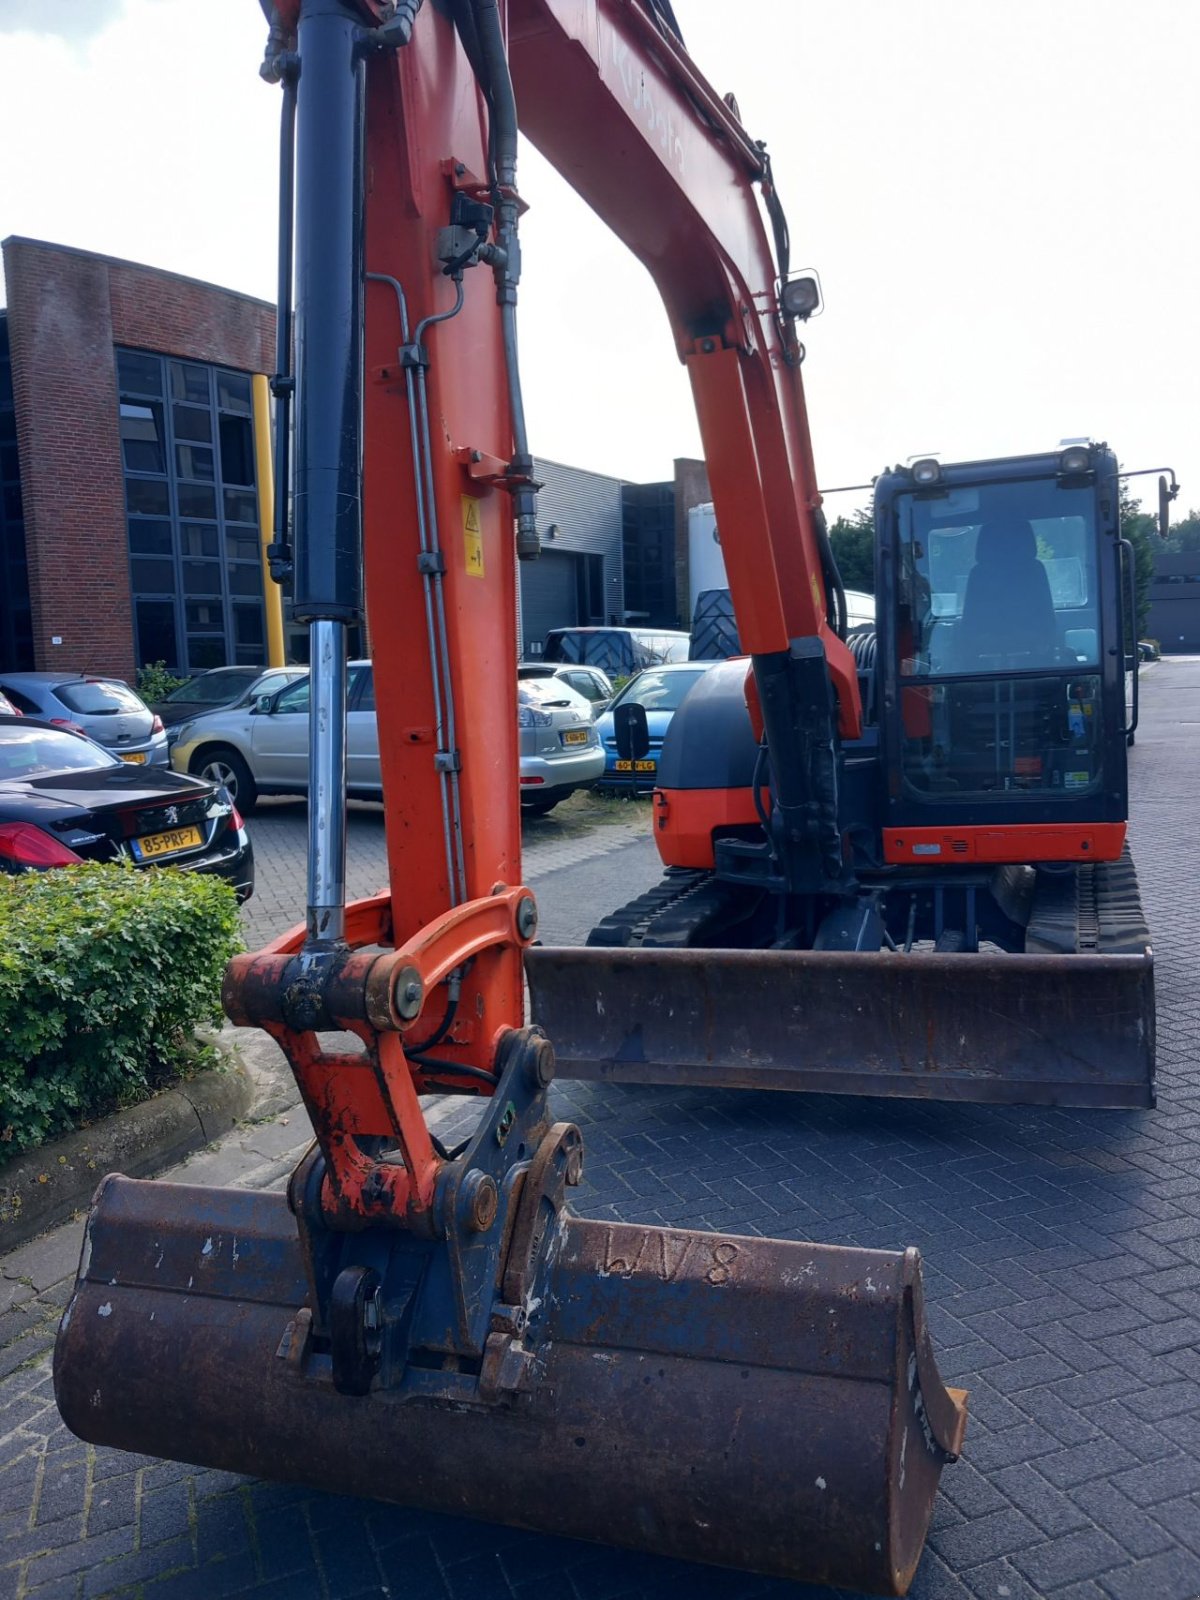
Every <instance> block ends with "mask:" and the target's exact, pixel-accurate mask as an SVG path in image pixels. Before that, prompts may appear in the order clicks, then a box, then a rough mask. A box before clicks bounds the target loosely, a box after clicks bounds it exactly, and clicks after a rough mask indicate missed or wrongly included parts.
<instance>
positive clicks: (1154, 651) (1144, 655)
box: [1138, 639, 1162, 661]
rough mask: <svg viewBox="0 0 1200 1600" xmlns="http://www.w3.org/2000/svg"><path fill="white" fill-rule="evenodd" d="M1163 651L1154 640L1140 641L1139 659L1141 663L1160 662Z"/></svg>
mask: <svg viewBox="0 0 1200 1600" xmlns="http://www.w3.org/2000/svg"><path fill="white" fill-rule="evenodd" d="M1161 656H1162V651H1161V650H1160V649H1159V648H1158V645H1157V644H1156V643H1155V641H1154V640H1153V639H1139V640H1138V659H1139V660H1140V661H1158V660H1159V659H1160V658H1161Z"/></svg>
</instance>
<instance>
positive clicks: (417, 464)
mask: <svg viewBox="0 0 1200 1600" xmlns="http://www.w3.org/2000/svg"><path fill="white" fill-rule="evenodd" d="M367 278H368V280H369V281H370V282H372V283H383V284H388V285H390V286H391V288H392V290H393V291H394V293H395V296H396V305H397V308H398V310H399V313H400V337H401V339H402V340H403V344H404V348H409V347H410V340H409V324H408V300H407V297H406V296H405V293H404V287H403V285H402V284H401V283H400V282H399V281H398V280H397V279H396V278H393V277H391V276H390V275H389V274H388V273H386V272H368V273H367ZM404 348H402V350H401V352H400V359H401V363H402V365H403V367H404V387H405V393H406V397H407V400H408V429H409V446H410V449H411V450H412V459H413V482H414V484H415V487H416V496H417V539H418V543H419V545H420V552H421V555H422V556H425V557H428V556H430V555H432V547H431V545H430V543H429V531H428V526H427V520H426V509H425V486H426V472H425V459H424V457H423V455H422V447H421V443H420V432H421V430H420V429H419V428H418V425H417V397H416V368H415V367H414V365H413V363H411V362H408V361H405V360H404ZM437 566H438V563H437V561H436V560H433V561H428V560H426V561H422V562H421V568H422V572H421V586H422V589H423V591H424V600H425V631H426V637H427V640H428V645H429V668H430V678H431V679H432V682H433V722H434V736H435V739H436V748H437V749H438V750H445V749H446V748H447V745H446V727H445V717H444V715H443V710H442V697H443V674H444V669H445V654H444V649H443V648H442V647H441V644H440V643H439V634H438V631H437V628H436V626H435V622H434V600H433V593H434V586H435V584H436V585H437V587H438V589H439V591H440V588H441V581H442V575H441V573H440V572H439V571H438V570H437ZM443 636H444V628H443ZM437 779H438V788H439V791H440V799H441V810H442V836H443V843H444V845H445V850H446V882H447V884H448V885H449V886H450V893H451V897H452V901H453V903H455V904H457V903H458V901H457V899H455V896H456V893H457V891H456V887H455V883H456V876H457V874H456V857H455V852H454V846H453V843H452V839H453V834H454V829H453V826H452V823H451V818H450V794H449V788H448V779H449V774H448V773H447V772H446V771H445V769H444V767H443V766H441V765H439V766H438V773H437ZM464 887H465V886H464ZM464 898H465V894H464Z"/></svg>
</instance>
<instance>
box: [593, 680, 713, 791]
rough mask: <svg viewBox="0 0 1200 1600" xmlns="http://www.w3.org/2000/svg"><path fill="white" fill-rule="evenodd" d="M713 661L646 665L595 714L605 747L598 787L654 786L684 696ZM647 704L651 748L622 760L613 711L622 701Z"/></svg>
mask: <svg viewBox="0 0 1200 1600" xmlns="http://www.w3.org/2000/svg"><path fill="white" fill-rule="evenodd" d="M715 665H716V663H715V662H713V661H681V662H679V663H677V664H670V665H664V666H661V667H646V668H644V669H643V670H642V671H641V672H639V673H638V674H637V676H636V677H633V678H630V680H629V682H628V683H627V684H626V685H625V687H624V688H623V689H622V690H621V692H620V694H618V695H617V696H616V697H615V699H614V700H613V701H612V703H611V705H610V706H609V708H608V710H607V711H606V712H605V713H604V715H603V716H602V717H597V718H596V732H597V733H598V734H599V736H600V743H601V745H602V746H603V749H604V777H603V778H602V779H601V780H600V787H601V788H611V789H633V790H638V789H645V790H649V789H653V787H654V785H655V783H656V782H657V778H658V753H659V751H660V750H661V749H662V742H663V739H664V738H665V737H666V732H667V729H668V727H669V726H670V723H671V718H672V717H673V716H674V714H675V712H676V711H677V710H678V709H679V706H680V704H681V703H682V701H683V697H684V695H685V694H687V692H688V690H689V689H690V688H691V687H692V685H693V684H694V683H695V682H696V680H697V679H698V678H702V677H703V676H704V674H705V673H706V672H707V671H708V670H709V668H710V667H713V666H715ZM629 704H636V705H642V706H645V708H646V724H647V727H648V729H649V732H650V749H649V751H648V753H647V755H646V757H645V759H644V760H641V761H622V760H620V759H619V758H618V756H617V734H616V726H615V724H614V722H613V712H614V711H615V710H616V709H617V707H618V706H621V705H629Z"/></svg>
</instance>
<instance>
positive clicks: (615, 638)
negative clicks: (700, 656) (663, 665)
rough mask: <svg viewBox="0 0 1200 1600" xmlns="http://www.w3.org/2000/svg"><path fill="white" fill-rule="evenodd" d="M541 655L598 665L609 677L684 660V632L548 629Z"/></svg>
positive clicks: (627, 629)
mask: <svg viewBox="0 0 1200 1600" xmlns="http://www.w3.org/2000/svg"><path fill="white" fill-rule="evenodd" d="M542 655H543V658H544V659H545V660H546V661H552V662H557V661H563V662H570V663H572V664H573V665H575V666H587V667H599V668H600V670H601V672H604V673H607V675H608V676H609V677H610V678H619V677H628V676H629V674H630V673H634V672H638V671H640V670H641V668H642V667H653V666H655V665H657V664H658V663H659V662H661V661H686V660H687V658H688V635H687V634H686V633H676V632H673V631H672V630H671V629H668V628H551V630H550V632H549V633H548V634H547V635H546V643H545V645H544V647H543V650H542Z"/></svg>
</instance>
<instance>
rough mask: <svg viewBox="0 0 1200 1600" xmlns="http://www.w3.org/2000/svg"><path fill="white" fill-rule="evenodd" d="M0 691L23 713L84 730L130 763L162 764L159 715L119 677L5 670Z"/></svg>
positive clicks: (163, 753) (163, 744)
mask: <svg viewBox="0 0 1200 1600" xmlns="http://www.w3.org/2000/svg"><path fill="white" fill-rule="evenodd" d="M0 690H3V692H4V693H5V694H6V695H7V696H8V698H9V699H10V700H11V701H12V703H13V705H14V706H16V708H17V710H18V711H22V712H24V714H25V715H26V716H27V717H43V718H44V719H45V720H46V721H47V722H50V723H52V724H53V725H54V726H55V727H56V728H67V729H68V730H71V731H74V732H76V733H86V734H87V735H88V737H89V738H91V739H94V740H95V741H96V743H97V744H99V745H103V746H104V748H105V749H106V750H111V751H112V753H113V754H114V755H116V756H120V758H121V760H122V761H129V762H131V763H132V764H133V765H134V766H135V767H142V766H151V767H165V766H166V765H167V735H166V731H165V730H164V728H163V723H162V718H161V717H159V716H157V715H156V714H155V713H154V712H153V711H151V709H150V707H149V706H148V705H147V704H146V702H145V701H144V700H142V699H141V698H140V697H139V696H138V695H136V694H135V693H134V692H133V690H132V689H131V688H130V687H129V685H128V684H127V683H122V682H121V680H120V679H119V678H98V677H93V676H92V675H91V674H86V673H72V672H7V673H4V674H3V675H2V676H0Z"/></svg>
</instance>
